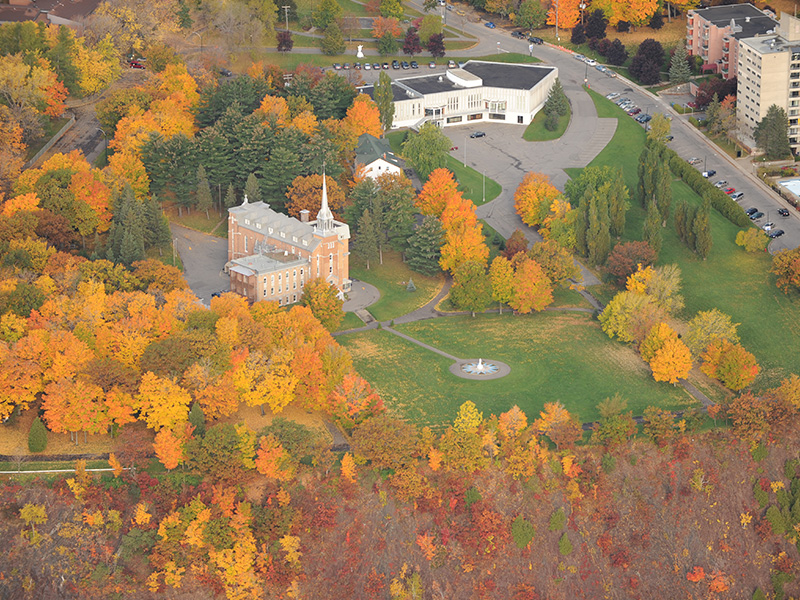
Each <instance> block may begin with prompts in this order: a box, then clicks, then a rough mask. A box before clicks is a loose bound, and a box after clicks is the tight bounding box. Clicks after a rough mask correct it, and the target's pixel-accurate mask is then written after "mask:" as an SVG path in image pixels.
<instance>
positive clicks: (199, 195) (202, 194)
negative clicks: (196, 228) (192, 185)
mask: <svg viewBox="0 0 800 600" xmlns="http://www.w3.org/2000/svg"><path fill="white" fill-rule="evenodd" d="M195 201H196V204H195V206H196V207H197V210H201V211H203V212H205V213H206V219H210V218H211V217H210V215H209V214H208V211H209V210H211V207H212V206H213V204H214V199H213V198H212V197H211V186H210V185H209V184H208V176H207V175H206V169H205V167H204V166H203V165H200V166H199V167H197V192H196V193H195Z"/></svg>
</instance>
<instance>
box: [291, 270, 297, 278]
mask: <svg viewBox="0 0 800 600" xmlns="http://www.w3.org/2000/svg"><path fill="white" fill-rule="evenodd" d="M292 277H297V269H295V270H294V271H292Z"/></svg>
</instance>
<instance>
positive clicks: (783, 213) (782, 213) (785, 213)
mask: <svg viewBox="0 0 800 600" xmlns="http://www.w3.org/2000/svg"><path fill="white" fill-rule="evenodd" d="M778 214H779V215H780V216H782V217H788V216H789V211H788V210H786V209H785V208H779V209H778Z"/></svg>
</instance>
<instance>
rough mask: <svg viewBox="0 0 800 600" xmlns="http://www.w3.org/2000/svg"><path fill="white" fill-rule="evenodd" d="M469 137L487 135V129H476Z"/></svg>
mask: <svg viewBox="0 0 800 600" xmlns="http://www.w3.org/2000/svg"><path fill="white" fill-rule="evenodd" d="M469 137H471V138H479V137H486V132H485V131H474V132H472V133H470V134H469Z"/></svg>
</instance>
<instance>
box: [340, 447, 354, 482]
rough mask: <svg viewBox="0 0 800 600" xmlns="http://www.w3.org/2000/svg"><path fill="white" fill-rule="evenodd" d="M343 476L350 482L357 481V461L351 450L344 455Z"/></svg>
mask: <svg viewBox="0 0 800 600" xmlns="http://www.w3.org/2000/svg"><path fill="white" fill-rule="evenodd" d="M342 477H344V478H345V479H346V480H347V481H349V482H350V483H355V482H356V461H355V460H354V459H353V455H352V454H350V453H349V452H345V454H344V456H343V457H342Z"/></svg>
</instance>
